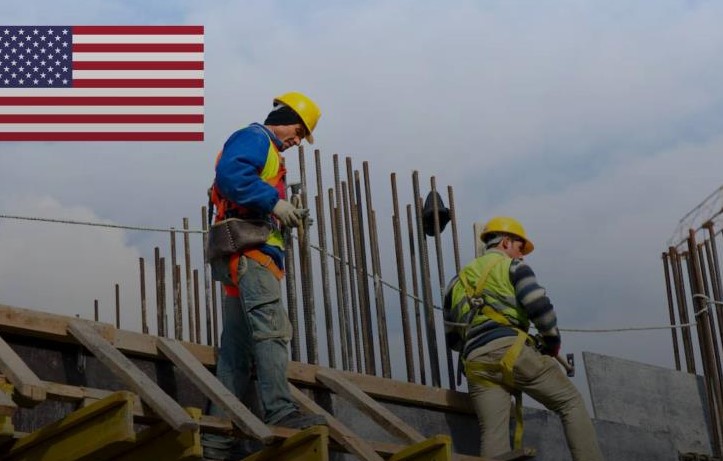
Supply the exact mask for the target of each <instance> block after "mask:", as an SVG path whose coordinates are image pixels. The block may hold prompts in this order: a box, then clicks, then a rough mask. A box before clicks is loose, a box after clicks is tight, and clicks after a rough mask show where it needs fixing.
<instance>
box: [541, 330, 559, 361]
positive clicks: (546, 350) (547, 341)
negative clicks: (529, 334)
mask: <svg viewBox="0 0 723 461" xmlns="http://www.w3.org/2000/svg"><path fill="white" fill-rule="evenodd" d="M540 339H541V340H542V344H540V352H541V353H542V354H545V355H549V356H550V357H557V355H558V354H559V353H560V344H561V343H562V341H561V340H560V336H558V335H555V336H544V335H540Z"/></svg>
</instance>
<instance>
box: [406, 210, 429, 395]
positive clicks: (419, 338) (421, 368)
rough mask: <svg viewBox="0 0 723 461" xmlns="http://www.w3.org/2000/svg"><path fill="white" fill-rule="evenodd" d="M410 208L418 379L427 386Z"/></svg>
mask: <svg viewBox="0 0 723 461" xmlns="http://www.w3.org/2000/svg"><path fill="white" fill-rule="evenodd" d="M412 219H413V218H412V206H411V205H407V231H408V234H409V259H410V267H411V268H412V294H413V295H414V320H415V324H416V327H417V355H418V358H419V377H420V381H421V383H422V384H427V373H426V366H425V364H424V362H425V360H424V338H423V336H422V334H423V333H422V316H421V312H420V310H421V309H420V306H419V282H418V279H417V256H416V254H415V252H414V246H415V243H414V225H413V224H412V223H413V221H412Z"/></svg>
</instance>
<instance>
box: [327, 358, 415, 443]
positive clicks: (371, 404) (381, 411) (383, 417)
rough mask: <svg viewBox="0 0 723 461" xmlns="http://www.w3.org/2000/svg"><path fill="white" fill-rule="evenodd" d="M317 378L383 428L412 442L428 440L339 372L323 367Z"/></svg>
mask: <svg viewBox="0 0 723 461" xmlns="http://www.w3.org/2000/svg"><path fill="white" fill-rule="evenodd" d="M316 379H318V380H319V381H321V382H322V383H324V385H325V386H326V387H328V388H329V389H331V390H332V391H334V392H336V393H337V394H339V395H340V396H342V397H344V398H345V399H346V400H348V401H349V402H350V403H351V404H352V405H354V406H355V407H356V408H358V409H359V410H360V411H361V412H362V413H364V414H366V415H367V416H369V417H370V418H371V419H373V420H374V422H376V423H377V424H379V425H380V426H381V427H382V428H385V429H386V430H387V431H389V432H390V433H391V434H393V435H395V436H397V437H401V438H402V439H403V440H405V441H408V442H412V443H417V442H422V441H424V440H426V437H424V436H423V435H422V434H420V433H419V432H417V430H416V429H414V428H413V427H412V426H410V425H409V424H407V423H405V422H404V421H402V419H401V418H399V417H398V416H397V415H395V414H394V413H392V412H391V411H389V410H387V409H386V408H385V407H384V406H382V405H381V404H380V403H379V402H377V401H375V400H374V399H372V398H371V397H369V396H368V395H367V394H365V393H364V392H363V391H362V390H361V389H359V388H358V387H356V386H355V385H354V384H352V383H351V382H350V381H349V380H347V379H346V378H344V377H343V376H341V375H340V374H339V373H337V372H335V371H333V370H328V369H327V370H324V369H322V370H319V371H317V372H316Z"/></svg>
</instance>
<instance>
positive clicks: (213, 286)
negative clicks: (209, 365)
mask: <svg viewBox="0 0 723 461" xmlns="http://www.w3.org/2000/svg"><path fill="white" fill-rule="evenodd" d="M216 298H217V297H216V282H214V281H211V307H212V308H211V316H212V317H213V347H218V339H219V338H218V336H219V335H218V300H217V299H216Z"/></svg>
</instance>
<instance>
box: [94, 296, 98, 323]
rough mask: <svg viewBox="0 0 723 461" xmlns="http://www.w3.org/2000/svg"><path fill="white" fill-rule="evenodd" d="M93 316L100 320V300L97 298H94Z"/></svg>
mask: <svg viewBox="0 0 723 461" xmlns="http://www.w3.org/2000/svg"><path fill="white" fill-rule="evenodd" d="M93 318H94V319H95V321H96V322H97V321H98V320H100V312H98V300H97V299H94V300H93Z"/></svg>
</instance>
